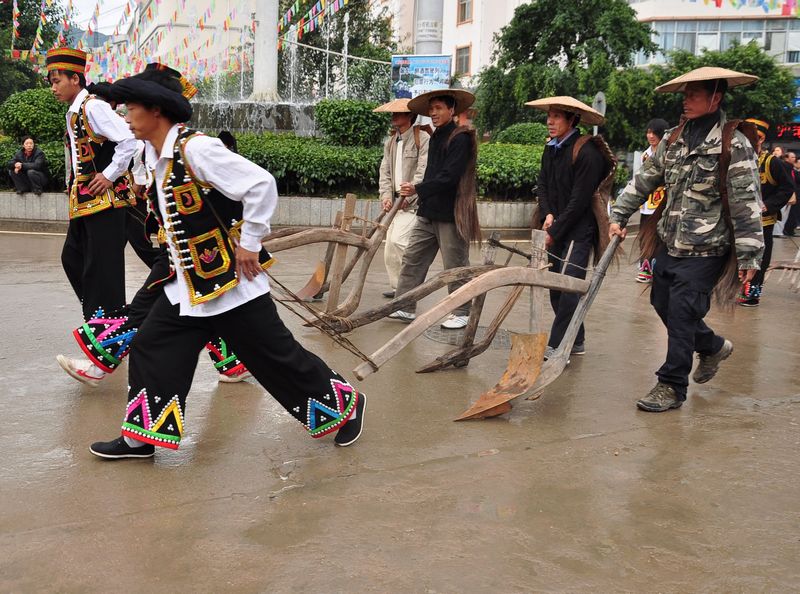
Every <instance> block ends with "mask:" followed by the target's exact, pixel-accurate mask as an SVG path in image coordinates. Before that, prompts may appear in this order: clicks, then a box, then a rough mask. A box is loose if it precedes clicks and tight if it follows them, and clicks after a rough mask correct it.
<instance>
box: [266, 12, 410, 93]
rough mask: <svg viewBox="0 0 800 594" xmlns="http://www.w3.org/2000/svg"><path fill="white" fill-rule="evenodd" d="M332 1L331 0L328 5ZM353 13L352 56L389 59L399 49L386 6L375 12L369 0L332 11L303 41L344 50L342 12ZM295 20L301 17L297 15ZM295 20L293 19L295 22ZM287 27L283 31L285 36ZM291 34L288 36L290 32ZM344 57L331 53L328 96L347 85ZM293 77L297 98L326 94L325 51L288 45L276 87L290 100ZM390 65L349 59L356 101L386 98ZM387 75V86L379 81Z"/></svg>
mask: <svg viewBox="0 0 800 594" xmlns="http://www.w3.org/2000/svg"><path fill="white" fill-rule="evenodd" d="M293 3H294V0H281V3H280V10H281V12H280V14H281V15H283V14H284V13H285V11H286V10H287V9H288V7H289V6H291V4H293ZM328 5H330V4H328ZM346 14H349V15H350V17H349V19H350V22H349V25H348V42H347V43H348V47H347V51H348V55H350V56H359V57H363V58H371V59H373V60H381V61H386V62H388V61H389V60H390V59H391V56H392V53H393V52H394V50H395V46H394V43H393V41H392V29H391V21H390V18H389V16H388V12H387V9H386V8H384V9H383V10H382V11H381V12H380V13H377V14H375V13H374V11H373V9H372V8H370V3H369V2H365V1H361V2H350V3H349V4H348V5H347V6H345V7H344V8H342V9H341V10H339V12H337V13H336V14H333V13H332V12H330V11H328V12H327V13H326V15H325V20H324V21H323V24H322V26H321V27H320V28H318V29H316V30H314V31H312V32H309V33H304V34H303V35H302V38H301V39H300V40H299V41H300V43H303V44H305V45H310V46H313V47H316V48H320V49H325V47H326V44H328V46H329V49H330V50H331V51H333V52H339V53H341V52H342V50H343V49H344V16H345V15H346ZM296 18H297V17H296ZM296 22H297V20H295V23H296ZM287 31H288V29H284V30H283V32H282V33H281V37H283V36H284V35H285V34H286V33H287ZM286 37H287V38H289V36H288V35H286ZM342 62H343V58H342V57H341V56H338V55H335V54H330V55H329V56H328V80H327V90H328V94H329V95H330V96H331V97H333V96H336V95H337V93H336V91H337V89H341V86H342V84H343V77H344V69H343V67H342V66H343V64H342ZM292 76H294V97H295V100H298V99H305V100H308V99H318V98H323V97H325V96H326V67H325V53H323V52H319V51H314V50H312V49H309V48H306V47H302V46H295V47H292V44H290V43H284V44H283V47H282V49H281V52H280V60H279V62H278V86H279V88H280V89H281V95H282V96H283V98H284V99H289V94H290V92H289V89H290V85H291V84H292ZM389 77H390V68H389V66H388V65H386V66H384V65H382V64H375V63H372V62H362V61H354V60H350V61H349V62H348V96H349V97H351V98H358V99H371V100H376V101H384V100H386V99H388V96H389V91H390V85H391V80H390V78H389ZM381 79H384V80H385V82H386V84H385V85H382V84H380V81H381Z"/></svg>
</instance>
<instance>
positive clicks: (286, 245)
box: [264, 229, 369, 254]
mask: <svg viewBox="0 0 800 594" xmlns="http://www.w3.org/2000/svg"><path fill="white" fill-rule="evenodd" d="M323 242H333V243H338V244H343V245H352V246H354V247H357V248H361V249H364V250H366V249H368V248H369V240H368V239H367V238H366V237H362V236H361V235H356V234H355V233H349V232H347V231H342V230H341V229H306V230H305V231H299V232H297V233H293V234H292V235H289V236H287V237H278V238H276V239H270V240H269V241H265V242H264V247H265V248H267V251H268V252H269V253H271V254H275V253H277V252H282V251H283V250H289V249H292V248H296V247H300V246H302V245H309V244H312V243H323Z"/></svg>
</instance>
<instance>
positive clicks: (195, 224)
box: [148, 126, 274, 305]
mask: <svg viewBox="0 0 800 594" xmlns="http://www.w3.org/2000/svg"><path fill="white" fill-rule="evenodd" d="M198 134H200V133H199V132H196V131H194V130H190V129H188V128H185V127H183V126H181V127H180V129H179V132H178V138H177V139H176V141H175V145H174V147H173V155H172V161H170V163H169V164H168V165H167V171H166V173H165V175H164V179H163V180H162V181H161V182H160V183H161V184H162V188H163V190H164V201H165V206H166V211H167V219H168V220H167V221H164V220H162V216H161V211H160V210H159V207H158V195H157V193H156V191H155V184H154V185H153V186H152V187H151V189H150V191H149V192H148V200H149V205H150V210H151V212H152V214H153V215H154V216H155V217H156V219H157V220H158V222H159V225H160V227H161V228H162V229H163V230H164V232H165V234H166V238H167V240H168V242H169V243H170V244H171V245H172V246H174V247H175V248H176V251H177V252H178V254H179V261H178V262H172V265H173V266H172V267H174V268H177V269H178V270H179V271H180V272H181V273H182V274H183V277H184V279H185V280H186V284H187V286H188V288H189V301H190V302H191V304H192V305H197V304H198V303H204V302H206V301H210V300H212V299H214V298H215V297H218V296H219V295H222V294H223V293H224V292H226V291H229V290H230V289H232V288H233V287H235V286H236V285H238V284H239V279H238V278H237V273H236V259H235V249H236V247H235V245H234V243H233V241H232V239H231V238H234V239H236V240H237V241H238V239H239V236H240V231H239V230H240V228H241V225H242V222H243V221H242V210H243V206H242V203H241V202H236V201H234V200H230V199H229V198H227V197H226V196H224V195H223V194H222V193H221V192H219V191H218V190H216V189H214V188H213V187H212V186H210V185H208V184H205V183H202V182H200V180H198V179H197V178H196V177H195V175H194V173H193V172H192V168H191V165H190V163H189V162H188V161H187V160H186V154H185V151H184V147H185V145H186V142H187V141H188V140H189V139H190V138H192V137H193V136H195V135H198ZM156 183H159V182H158V180H156ZM170 259H172V252H170ZM258 259H259V262H260V264H261V268H262V269H264V270H266V269H267V268H269V267H270V266H271V265H272V264H273V263H274V260H273V258H272V256H271V255H270V254H269V252H267V250H265V249H264V248H263V247H262V248H261V252H260V253H259V257H258ZM172 267H171V268H172ZM171 277H172V270H170V272H169V275H168V276H166V277H165V278H163V279H162V280H160V281H156V282H154V283H151V284H150V285H149V287H151V288H152V287H154V286H156V285H158V284H161V283H163V282H164V281H166V280H168V279H169V278H171Z"/></svg>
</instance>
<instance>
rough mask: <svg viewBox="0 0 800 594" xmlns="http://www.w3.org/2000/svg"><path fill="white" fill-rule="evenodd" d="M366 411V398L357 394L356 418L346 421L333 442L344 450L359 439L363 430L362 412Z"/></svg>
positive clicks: (361, 393)
mask: <svg viewBox="0 0 800 594" xmlns="http://www.w3.org/2000/svg"><path fill="white" fill-rule="evenodd" d="M365 410H367V397H366V396H365V395H364V393H363V392H359V393H358V402H357V403H356V418H355V419H351V420H349V421H347V422H346V423H345V424H344V425H342V428H341V429H339V431H338V432H337V433H336V437H335V438H334V440H333V442H334V443H335V444H336V445H337V446H339V447H341V448H345V447H347V446H349V445H353V444H354V443H355V442H356V440H357V439H358V438H359V437H361V432H362V431H363V430H364V411H365Z"/></svg>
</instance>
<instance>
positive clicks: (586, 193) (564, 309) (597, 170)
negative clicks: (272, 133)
mask: <svg viewBox="0 0 800 594" xmlns="http://www.w3.org/2000/svg"><path fill="white" fill-rule="evenodd" d="M525 105H528V106H530V107H533V108H534V109H539V110H541V111H546V112H547V130H548V133H549V134H550V138H551V140H550V141H549V142H548V143H547V145H546V146H545V149H544V152H543V153H542V166H541V169H540V172H539V182H538V189H537V195H538V197H539V214H540V217H542V218H543V221H542V229H543V230H544V231H546V232H547V239H546V244H547V251H548V261H549V262H550V264H551V266H552V270H553V271H555V272H561V273H562V274H566V275H567V276H573V277H576V278H581V279H583V278H586V267H587V266H589V256H590V255H591V254H592V250H593V249H595V248H597V249H595V252H596V253H599V252H601V251H602V250H600V249H599V245H598V239H599V230H598V221H597V216H596V213H595V210H596V209H593V208H592V206H593V199H594V195H595V191H596V190H597V188H598V186H599V185H600V182H601V181H603V179H604V178H605V176H606V174H607V173H608V172H609V170H610V166H609V164H608V163H607V162H606V160H605V159H604V157H603V153H601V152H600V149H599V148H598V147H597V145H596V144H595V143H594V142H588V141H587V139H590V137H584V138H581V134H580V132H579V131H578V124H579V123H583V124H585V125H588V126H599V125H600V124H602V123H603V122H604V118H603V116H602V115H601V114H600V113H599V112H597V111H595V110H594V109H592V108H591V107H589V106H588V105H586V104H585V103H583V102H581V101H578V100H577V99H574V98H573V97H565V96H564V97H545V98H543V99H536V100H534V101H529V102H528V103H526V104H525ZM581 144H582V145H583V146H581ZM575 150H577V151H578V153H577V156H575V154H574V153H575ZM579 300H580V296H579V295H577V294H575V293H564V292H562V291H550V305H551V307H552V308H553V312H554V313H555V318H554V320H553V325H552V327H551V328H550V338H549V339H548V341H547V349H546V350H545V358H549V357H551V356H552V354H553V352H554V351H555V349H557V348H558V345H560V344H561V340H562V339H563V338H564V335H565V334H566V332H567V327H568V326H569V322H570V320H571V319H572V316H573V314H574V313H575V309H576V308H577V307H578V301H579ZM585 353H586V347H585V331H584V327H583V325H581V327H580V329H579V330H578V334H577V336H576V337H575V344H574V345H573V346H572V349H571V352H570V354H571V355H583V354H585Z"/></svg>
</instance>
